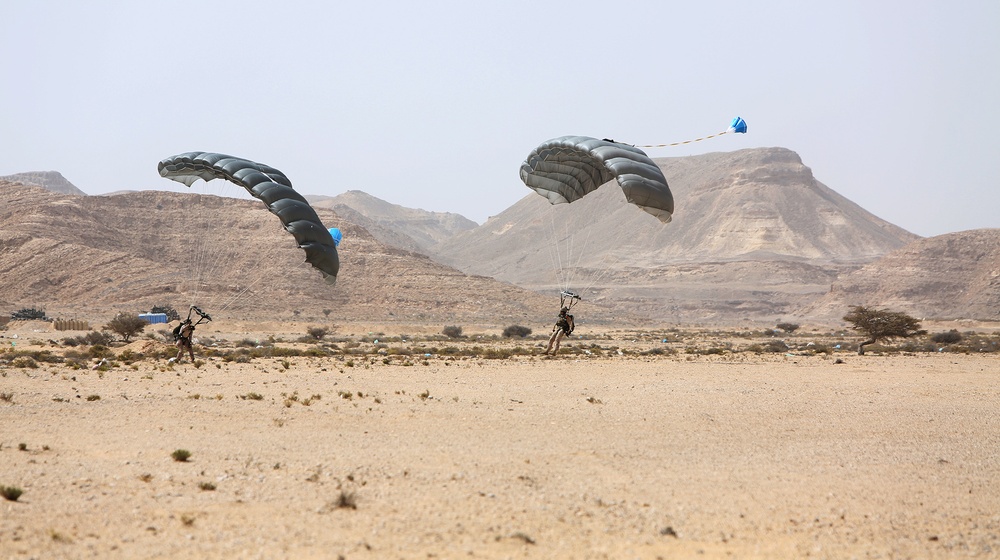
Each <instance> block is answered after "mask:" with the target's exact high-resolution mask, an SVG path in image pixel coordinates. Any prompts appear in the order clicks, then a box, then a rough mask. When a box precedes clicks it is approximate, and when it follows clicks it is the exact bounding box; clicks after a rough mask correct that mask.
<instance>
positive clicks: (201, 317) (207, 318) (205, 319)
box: [187, 305, 212, 326]
mask: <svg viewBox="0 0 1000 560" xmlns="http://www.w3.org/2000/svg"><path fill="white" fill-rule="evenodd" d="M192 313H197V314H198V322H196V323H194V324H195V326H197V325H200V324H202V323H211V322H212V316H211V315H209V314H208V313H205V312H204V311H202V310H201V309H200V308H199V307H198V306H197V305H192V306H191V308H190V309H188V316H187V320H188V322H191V314H192Z"/></svg>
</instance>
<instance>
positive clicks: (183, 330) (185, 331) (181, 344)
mask: <svg viewBox="0 0 1000 560" xmlns="http://www.w3.org/2000/svg"><path fill="white" fill-rule="evenodd" d="M192 307H194V306H192ZM194 325H195V323H192V322H191V317H190V313H188V318H187V319H184V321H183V322H181V324H179V325H177V326H176V327H175V328H174V340H175V341H176V342H175V344H176V345H177V348H178V350H177V356H176V357H175V358H174V359H173V360H171V361H172V362H177V363H180V361H181V359H183V358H184V350H187V351H188V354H190V356H191V361H192V362H194V347H192V346H191V337H192V336H193V335H194Z"/></svg>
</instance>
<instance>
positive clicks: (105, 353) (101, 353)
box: [87, 344, 111, 358]
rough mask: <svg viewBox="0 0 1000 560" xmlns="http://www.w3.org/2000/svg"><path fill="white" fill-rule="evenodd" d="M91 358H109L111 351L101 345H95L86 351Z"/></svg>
mask: <svg viewBox="0 0 1000 560" xmlns="http://www.w3.org/2000/svg"><path fill="white" fill-rule="evenodd" d="M87 354H89V355H90V357H91V358H108V357H110V356H111V349H110V348H108V347H107V346H105V345H103V344H95V345H93V346H91V347H90V349H89V350H87Z"/></svg>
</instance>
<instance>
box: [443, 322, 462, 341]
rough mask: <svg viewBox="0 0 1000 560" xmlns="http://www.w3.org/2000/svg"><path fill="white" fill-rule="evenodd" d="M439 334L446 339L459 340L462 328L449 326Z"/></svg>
mask: <svg viewBox="0 0 1000 560" xmlns="http://www.w3.org/2000/svg"><path fill="white" fill-rule="evenodd" d="M441 334H443V335H445V336H447V337H448V338H461V337H462V327H459V326H457V325H449V326H447V327H445V328H443V329H441Z"/></svg>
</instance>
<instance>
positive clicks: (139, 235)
mask: <svg viewBox="0 0 1000 560" xmlns="http://www.w3.org/2000/svg"><path fill="white" fill-rule="evenodd" d="M655 161H656V163H657V164H658V165H659V166H660V167H661V168H662V169H663V171H664V174H665V176H666V177H667V179H668V181H669V183H670V187H671V190H672V191H673V193H674V197H675V200H676V201H677V211H676V212H675V215H674V220H673V222H672V223H670V224H666V225H663V224H660V223H659V222H658V221H657V220H656V219H655V218H652V217H651V216H648V215H646V214H645V213H643V212H642V211H640V210H638V209H636V208H635V207H634V206H632V205H630V204H628V203H627V202H626V201H625V200H624V196H623V195H622V193H621V189H619V188H618V187H617V185H616V184H615V183H610V184H607V185H604V186H603V187H601V189H599V190H598V191H597V192H595V193H592V194H591V195H589V196H587V197H585V198H584V199H582V200H580V201H578V202H576V203H573V204H569V205H558V206H551V205H549V204H548V203H547V202H546V201H545V200H544V199H542V197H540V196H537V195H535V194H534V193H531V192H530V191H528V190H527V189H525V197H524V198H523V199H522V200H520V201H518V202H517V203H515V204H514V205H513V206H511V207H510V208H508V209H506V210H504V211H503V212H501V213H499V214H497V215H496V216H494V217H492V218H491V219H490V220H488V221H487V222H486V223H485V224H483V225H481V226H480V225H477V224H476V223H475V222H473V221H471V220H468V219H466V218H464V217H462V216H459V215H457V214H448V213H439V212H427V211H425V210H418V209H410V208H405V207H403V206H399V205H395V204H391V203H388V202H386V201H383V200H380V199H378V198H376V197H373V196H371V195H368V194H366V193H363V192H361V191H348V192H347V193H344V194H342V195H339V196H337V197H313V196H307V199H309V200H310V201H312V204H313V205H314V207H316V208H317V211H318V212H319V213H320V216H321V217H322V218H323V220H324V222H328V223H329V225H330V226H333V225H336V226H338V227H340V228H341V229H342V230H344V232H345V240H344V243H343V244H342V246H341V254H342V260H343V263H344V269H343V271H342V278H341V281H340V282H339V283H338V286H337V290H336V291H334V292H324V293H313V292H312V291H311V290H310V289H309V288H308V286H311V285H312V282H311V281H312V280H314V279H313V278H310V276H309V274H308V267H302V266H299V265H301V260H300V259H301V256H300V255H299V252H300V251H299V250H298V249H294V248H292V249H289V247H288V243H287V242H288V238H287V234H284V232H281V231H280V228H277V229H275V228H270V227H268V224H271V225H273V216H271V215H270V214H269V213H267V211H266V210H265V209H264V208H263V207H262V205H260V204H259V203H258V202H255V201H247V200H235V199H219V198H217V197H211V196H208V197H205V196H202V195H196V194H171V193H162V192H158V191H146V192H126V193H124V194H119V195H117V196H114V197H111V196H107V197H79V196H65V195H58V194H54V193H51V192H50V193H48V194H45V193H44V191H41V190H39V189H36V188H34V187H22V186H20V185H14V184H10V183H4V182H3V181H0V189H5V190H6V189H10V190H8V191H7V198H6V205H5V206H0V287H2V288H3V290H2V292H3V301H2V302H0V304H4V305H6V306H8V307H9V306H13V305H15V304H17V305H22V304H23V305H34V304H45V305H48V304H47V303H46V302H49V301H51V302H55V304H54V305H57V308H56V309H57V311H58V310H59V309H62V310H64V311H65V310H67V309H74V308H75V307H77V306H79V305H84V304H85V305H89V306H91V307H94V306H96V308H101V309H108V308H109V306H113V305H114V302H116V301H129V302H133V303H143V302H146V303H149V302H152V303H162V302H163V301H162V299H163V298H166V297H172V296H170V294H174V295H175V296H183V298H187V297H188V296H189V295H190V293H189V292H187V291H185V288H184V286H183V280H184V274H185V273H184V270H185V268H186V266H187V265H186V264H185V260H186V258H187V257H186V255H187V254H188V253H187V249H186V248H189V247H191V245H190V244H188V241H186V240H187V236H185V235H181V236H178V235H177V234H176V233H174V228H175V227H176V226H177V225H178V223H181V224H185V227H186V228H187V229H188V231H190V232H193V234H194V235H196V236H197V235H198V234H197V232H203V231H213V232H216V231H222V232H223V235H221V237H220V236H218V235H217V234H215V233H213V236H214V237H213V239H214V240H215V241H214V242H213V243H215V248H214V251H215V252H216V254H227V253H234V254H235V256H233V257H232V258H233V262H230V263H229V264H228V265H226V266H225V268H227V272H226V273H225V274H222V275H221V276H220V277H219V278H218V279H217V281H216V282H215V284H214V287H211V288H208V289H209V291H215V292H217V295H220V294H224V293H226V292H227V291H228V290H232V289H235V288H236V287H239V286H240V285H241V284H240V282H241V280H240V278H239V275H238V274H236V273H237V272H238V271H239V270H241V269H251V270H261V271H263V272H262V275H263V276H264V277H265V278H270V279H271V280H268V281H266V282H264V285H257V286H256V288H255V291H254V293H255V297H254V300H253V301H254V302H255V304H254V307H255V308H254V309H252V310H247V311H244V312H245V313H248V314H258V315H259V314H265V315H267V314H273V315H281V314H284V315H287V314H288V313H289V312H290V310H296V309H299V310H309V309H311V310H312V311H311V312H312V313H313V314H314V315H315V311H316V310H317V309H320V308H322V307H323V306H329V307H328V309H331V310H333V309H335V310H336V311H337V315H336V316H337V317H343V318H344V320H348V319H361V320H372V321H382V320H385V321H389V322H392V321H399V320H410V321H417V322H419V321H435V320H439V321H446V322H461V321H469V320H472V321H481V320H486V321H489V320H499V321H501V322H502V321H508V320H521V321H524V322H529V323H530V322H531V321H543V322H546V321H548V320H549V318H550V315H551V311H552V309H551V308H552V306H553V305H554V303H553V302H555V301H556V295H557V292H558V290H560V289H562V288H563V287H565V286H567V285H568V286H571V287H573V288H577V289H580V290H581V293H583V294H584V295H585V301H584V306H583V307H580V308H578V309H579V312H580V317H583V318H585V319H584V320H585V321H593V322H609V321H610V322H615V323H618V322H621V321H624V322H634V321H642V320H643V319H642V318H646V320H648V321H651V322H653V323H656V324H726V325H732V324H748V323H758V324H759V323H764V324H768V323H770V324H771V325H774V324H775V322H776V321H778V320H791V321H795V322H800V321H815V322H820V323H842V321H841V317H842V316H843V314H844V312H845V311H846V310H847V308H848V306H850V305H859V304H864V305H874V306H877V307H890V308H896V309H900V310H904V311H906V312H909V313H913V314H914V315H916V316H919V317H924V318H944V319H955V318H970V319H980V320H1000V257H998V255H1000V230H991V229H987V230H973V231H968V232H956V233H953V234H948V235H945V236H937V237H933V238H928V239H922V238H920V237H919V236H916V235H914V234H912V233H910V232H907V231H905V230H903V229H901V228H899V227H897V226H894V225H892V224H890V223H888V222H886V221H884V220H882V219H880V218H878V217H876V216H874V215H872V214H870V213H869V212H867V211H865V210H864V209H863V208H861V207H860V206H858V205H857V204H855V203H853V202H851V201H850V200H847V199H845V198H844V197H843V196H841V195H839V194H838V193H836V192H835V191H833V190H832V189H830V188H829V187H826V186H825V185H823V184H822V183H820V182H819V181H818V180H816V178H815V177H813V175H812V171H811V170H810V169H809V168H808V167H806V166H805V165H804V164H803V163H802V161H801V159H800V158H799V156H798V155H797V154H795V153H794V152H792V151H790V150H786V149H784V148H757V149H750V150H740V151H737V152H729V153H712V154H704V155H701V156H689V157H683V158H662V159H656V160H655ZM59 177H61V175H60V176H59ZM192 201H198V203H197V204H194V205H192V204H191V202H192ZM187 206H193V207H195V208H200V209H202V210H204V211H201V210H199V211H195V212H193V213H192V212H180V211H176V209H177V208H179V207H187ZM150 208H156V209H157V211H156V212H155V213H152V214H150V213H149V209H150ZM330 209H333V210H330ZM220 220H221V222H222V223H224V224H225V227H222V228H221V230H220V228H219V227H218V226H217V225H212V224H218V223H219V222H220ZM122 232H130V233H129V234H128V235H123V234H122ZM227 232H231V233H232V234H230V233H227ZM109 240H110V241H109ZM234 247H235V248H236V249H234ZM425 255H430V257H432V258H433V259H434V260H431V258H428V257H427V256H425ZM435 261H437V262H435ZM439 263H445V264H446V265H450V266H453V267H455V268H458V269H460V270H463V271H465V273H462V272H459V271H458V270H455V269H454V268H450V266H445V265H443V264H439ZM493 278H496V279H499V280H501V282H495V281H494V280H492V279H493ZM515 285H516V286H515ZM151 286H152V288H151ZM157 286H158V287H157ZM11 288H13V289H11ZM528 290H531V291H528ZM157 294H159V295H157ZM50 295H51V296H52V297H53V298H54V299H51V300H49V299H46V298H48V297H49V296H50ZM183 298H182V299H183ZM0 311H3V310H2V309H0ZM303 313H305V311H303ZM50 314H51V312H50Z"/></svg>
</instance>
